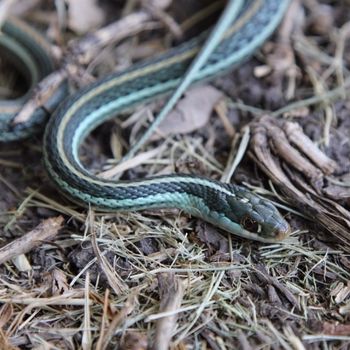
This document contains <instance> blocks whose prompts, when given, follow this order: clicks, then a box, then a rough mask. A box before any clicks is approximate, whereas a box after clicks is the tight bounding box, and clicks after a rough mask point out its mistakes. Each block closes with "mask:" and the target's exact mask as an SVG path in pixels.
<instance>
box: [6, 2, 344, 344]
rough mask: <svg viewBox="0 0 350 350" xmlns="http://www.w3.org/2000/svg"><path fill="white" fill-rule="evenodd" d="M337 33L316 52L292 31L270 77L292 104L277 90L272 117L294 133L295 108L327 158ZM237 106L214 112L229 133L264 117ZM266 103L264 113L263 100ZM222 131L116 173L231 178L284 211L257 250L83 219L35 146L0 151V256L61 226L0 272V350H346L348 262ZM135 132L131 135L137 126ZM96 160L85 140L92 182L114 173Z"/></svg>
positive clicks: (130, 223)
mask: <svg viewBox="0 0 350 350" xmlns="http://www.w3.org/2000/svg"><path fill="white" fill-rule="evenodd" d="M305 4H306V8H307V9H309V10H310V9H314V10H315V11H316V9H318V10H320V9H321V8H322V6H321V5H320V4H319V3H317V2H316V1H315V2H314V1H305ZM341 6H343V7H341ZM335 7H336V8H340V9H343V10H344V8H347V9H348V7H349V5H344V4H343V5H340V4H338V5H335ZM332 15H335V14H334V13H332ZM341 18H342V21H343V22H344V21H346V20H350V18H346V16H345V19H344V18H343V17H341ZM347 24H348V22H346V23H340V24H339V23H337V22H336V20H335V23H332V26H330V28H331V29H332V30H331V32H330V33H328V32H327V31H326V32H325V33H318V36H319V37H320V39H319V40H315V38H314V36H313V35H312V34H308V32H307V30H306V32H303V31H298V32H297V34H295V32H294V34H293V36H292V37H291V38H292V39H291V42H290V43H289V48H290V49H291V50H292V51H293V54H294V55H296V56H297V57H298V62H299V63H298V64H299V65H298V64H297V63H295V65H296V66H294V69H296V70H295V71H297V78H296V77H295V76H294V77H293V78H291V75H288V74H287V72H288V71H287V70H284V71H283V72H282V73H280V74H277V75H276V76H275V78H274V79H275V80H277V81H278V82H280V81H283V80H287V81H288V79H289V83H290V84H292V83H291V82H290V81H291V79H296V80H297V81H298V84H297V85H293V84H292V85H290V84H289V85H288V84H287V86H289V88H290V89H289V93H290V94H291V95H293V96H295V98H291V99H290V101H288V102H286V99H285V96H283V93H284V92H286V88H285V89H282V90H281V91H282V94H281V99H280V101H278V106H277V108H275V109H274V110H275V112H274V115H275V116H282V115H283V116H289V117H295V118H296V119H297V120H299V119H300V118H303V117H302V116H300V113H299V112H300V111H301V110H302V109H305V108H307V111H308V113H307V114H308V115H309V114H310V115H311V117H308V119H306V118H304V121H303V123H304V126H305V127H306V128H307V127H308V125H311V126H312V125H314V124H315V123H318V125H317V128H318V130H320V132H319V134H318V135H321V136H320V138H319V139H317V140H315V141H317V142H318V143H319V144H320V145H321V147H323V148H324V149H325V150H327V146H329V145H332V137H333V136H332V135H334V134H336V133H337V132H338V131H337V124H336V122H335V118H336V117H337V115H336V112H335V111H336V110H337V108H338V107H339V106H342V105H344V104H346V102H344V101H343V100H342V98H343V97H344V96H345V95H347V94H348V79H349V72H348V70H347V65H348V63H349V62H348V61H345V59H343V57H344V55H346V54H347V55H349V52H350V51H349V48H348V47H347V45H346V38H347V36H346V35H345V34H346V33H345V29H339V30H336V29H335V26H337V27H341V26H343V27H342V28H347ZM309 25H310V24H309ZM298 28H299V29H300V28H302V27H298ZM303 30H304V29H303ZM276 38H277V36H276V37H275V40H277V39H276ZM339 38H340V39H339ZM322 39H323V40H322ZM325 42H326V44H324V43H325ZM130 45H135V42H132V43H131V44H130ZM136 45H137V43H136ZM268 45H271V42H270V44H268ZM275 45H277V46H278V45H279V43H276V42H275ZM130 47H132V46H130ZM262 52H264V51H262ZM259 55H262V56H261V57H260V58H261V59H262V60H264V61H265V60H266V61H267V59H266V58H264V57H265V56H264V54H263V53H260V54H259ZM300 62H302V64H301V63H300ZM257 65H258V64H257V61H256V60H250V61H249V62H247V63H246V66H248V67H250V69H251V71H252V70H253V68H254V67H255V66H257ZM310 67H313V69H314V70H312V69H311V68H310ZM237 74H238V73H237ZM230 79H234V80H233V81H234V84H239V83H240V81H239V77H237V76H232V77H226V78H224V79H221V80H220V81H218V82H217V85H220V86H223V85H224V83H225V82H223V80H225V81H226V80H230ZM268 79H269V76H268V77H262V78H261V79H258V80H254V79H253V80H252V81H251V82H249V83H250V84H258V85H259V84H260V85H261V87H260V89H263V90H266V93H267V92H269V84H270V83H271V82H270V81H269V80H268ZM228 84H230V83H228ZM282 86H283V87H285V85H283V84H282ZM290 86H295V90H294V92H293V91H292V92H291V90H293V88H291V87H290ZM236 93H237V94H239V92H237V91H236V90H235V91H234V92H233V93H232V95H231V97H232V99H233V100H234V102H232V101H231V102H230V101H228V100H227V101H228V102H227V101H226V107H227V111H226V112H227V113H228V114H227V115H226V117H227V118H228V120H230V118H231V122H233V124H234V126H235V128H237V129H238V128H239V130H241V126H242V125H244V124H246V122H247V121H249V120H251V118H252V117H253V116H257V115H260V114H263V113H265V109H261V108H256V107H253V105H254V100H253V99H252V100H249V99H247V98H244V97H242V98H243V100H242V101H239V102H237V101H236V100H235V98H236V96H235V94H236ZM227 94H229V93H228V92H227ZM264 101H266V105H265V107H264V108H266V109H269V108H270V105H269V100H268V99H267V98H266V100H264ZM153 107H154V106H153ZM339 108H340V107H339ZM339 108H338V109H339ZM224 110H225V109H224ZM238 111H239V112H238ZM230 113H231V114H233V116H232V115H231V116H230ZM237 113H240V114H239V115H238V114H237ZM144 115H146V116H147V115H149V114H147V113H146V114H144ZM236 117H237V118H238V121H237V119H235V118H236ZM298 118H299V119H298ZM131 120H132V118H131ZM144 122H145V120H143V123H144ZM226 122H227V120H226V119H225V116H224V119H223V118H215V117H214V116H212V119H211V123H210V125H208V126H207V127H206V128H205V130H198V131H197V132H195V133H192V134H190V135H176V136H167V137H166V139H164V140H163V141H162V142H161V146H159V141H158V142H151V143H150V144H149V145H148V146H147V147H146V149H145V150H144V153H142V155H141V156H139V158H136V159H135V158H134V159H133V160H131V164H130V165H129V167H128V168H127V169H124V170H127V176H130V177H135V176H140V174H141V176H143V175H144V174H147V176H149V175H154V174H165V173H171V172H174V171H178V172H188V173H197V172H200V173H201V174H202V175H206V176H210V177H211V178H216V179H221V178H223V179H229V178H231V176H233V179H234V180H236V181H239V182H244V183H248V184H249V185H250V186H251V188H252V189H254V190H255V191H256V192H258V193H260V194H263V195H265V196H268V197H269V198H270V199H272V200H274V201H276V202H277V203H279V204H280V205H282V206H284V208H285V210H284V212H285V213H286V214H288V215H287V218H288V220H289V221H290V223H291V225H292V227H293V228H294V233H293V235H292V236H291V237H290V238H289V239H287V240H286V241H283V242H281V243H278V244H277V243H276V244H273V245H262V244H259V243H255V242H248V241H245V240H240V239H237V238H236V237H233V236H231V235H229V234H227V233H225V232H222V231H219V230H217V229H216V228H214V227H211V226H209V225H207V224H205V223H203V222H200V221H198V220H196V219H194V218H189V217H187V216H186V215H184V214H183V213H181V212H179V211H176V210H162V211H147V212H142V213H118V214H115V213H99V212H95V211H93V210H83V209H81V208H79V207H76V206H73V205H72V204H71V203H70V202H68V201H66V200H65V199H64V198H62V197H61V196H60V195H59V194H57V193H56V192H55V190H54V189H53V188H52V186H51V185H50V184H49V183H48V180H47V179H46V176H45V172H44V170H43V167H42V165H41V163H40V152H41V151H40V148H39V147H38V145H37V144H35V142H34V141H25V142H23V143H20V144H12V145H6V146H4V148H2V149H1V150H0V166H1V168H3V169H4V171H3V173H2V174H1V175H0V191H1V196H2V201H1V203H0V225H1V232H2V234H3V235H2V238H1V241H2V244H3V245H4V244H6V243H9V242H10V241H12V240H13V239H15V238H17V239H18V238H19V237H21V236H22V235H24V234H26V233H28V232H29V231H30V230H31V229H32V228H33V227H35V226H36V225H37V224H38V223H39V222H40V221H41V220H42V219H44V218H47V217H51V218H55V217H58V216H59V215H64V217H65V223H64V225H63V228H62V229H61V231H60V232H59V233H58V234H57V235H56V238H55V240H54V241H50V242H48V241H42V242H41V244H40V245H39V246H38V247H36V248H34V249H32V250H31V251H30V252H28V253H27V254H26V255H22V256H20V257H19V258H18V257H17V258H16V259H12V260H11V261H7V262H6V263H4V264H3V265H2V266H1V267H0V269H1V270H0V271H1V274H0V281H1V287H0V302H1V306H0V327H1V328H0V330H1V331H0V348H1V349H16V348H21V349H27V348H36V349H80V348H81V349H114V348H116V347H119V348H120V349H146V348H147V347H148V348H152V347H154V349H166V348H167V343H168V342H169V341H170V342H171V346H172V348H174V349H178V350H180V349H181V350H182V349H215V350H216V349H218V350H219V349H220V350H223V349H238V348H241V349H297V350H301V349H320V348H322V349H348V348H350V336H349V334H350V324H349V313H350V285H349V282H348V281H349V280H350V255H349V254H346V253H344V252H343V251H342V247H340V246H339V245H338V244H337V243H336V242H333V241H332V239H331V237H329V236H327V235H325V233H324V232H322V231H321V230H320V229H319V228H318V227H317V225H315V223H310V222H308V221H306V220H305V219H303V217H302V213H300V212H299V211H301V209H300V208H289V207H288V206H287V205H286V204H285V203H284V201H283V198H280V196H279V194H278V189H274V188H273V186H272V185H270V184H269V182H268V181H266V179H264V178H263V176H262V174H261V173H259V172H258V171H257V170H256V169H254V167H253V166H252V161H251V160H249V159H248V158H247V157H244V159H243V163H242V164H240V163H239V161H238V159H237V158H235V156H232V155H236V154H239V157H241V156H242V155H244V152H245V142H247V141H248V139H249V133H248V132H247V131H246V133H245V138H244V139H243V140H244V141H243V142H242V143H239V141H238V140H239V138H238V137H237V135H238V134H236V135H234V137H236V138H237V140H236V141H235V142H232V132H234V130H233V131H232V129H230V128H227V127H225V123H226ZM130 124H131V122H130ZM125 125H128V126H129V123H124V126H125ZM134 125H135V124H134ZM134 127H135V128H136V131H131V132H130V133H131V134H132V135H133V134H134V133H136V132H137V130H138V129H139V125H136V126H134ZM245 130H247V129H245ZM342 132H347V133H349V132H350V131H349V130H342ZM242 134H243V132H242ZM118 138H119V135H118V134H114V135H112V136H111V140H112V141H111V144H112V146H113V150H114V151H115V154H117V153H119V149H121V148H122V146H121V145H118V143H117V144H116V143H115V142H116V141H115V140H116V139H118ZM123 142H124V141H123ZM123 142H122V144H123ZM124 143H125V142H124ZM157 145H158V146H157ZM223 145H226V146H223ZM228 145H232V150H230V146H228ZM155 147H158V148H157V152H153V153H152V151H151V150H152V149H154V148H155ZM101 148H102V147H101V146H100V144H99V142H98V136H97V137H92V138H91V139H90V140H89V148H88V150H89V152H90V153H91V154H92V155H93V156H92V159H91V157H90V158H89V159H88V162H89V164H90V167H91V168H92V169H93V170H94V171H96V172H98V171H101V166H100V164H101V162H102V163H104V164H106V165H105V167H104V168H103V170H108V169H110V168H111V167H113V166H114V165H115V163H116V161H115V160H114V159H108V160H107V159H106V157H105V158H104V159H103V160H102V161H101V159H100V158H99V159H97V160H96V159H95V158H94V154H97V155H98V154H99V153H100V152H101ZM237 149H239V150H240V151H239V152H237ZM149 152H151V153H149ZM230 152H231V156H229V154H230ZM84 155H85V156H86V153H84ZM227 159H228V161H227ZM33 164H35V165H34V166H33ZM237 166H238V167H237ZM129 168H130V169H132V170H128V169H129ZM232 173H233V175H232Z"/></svg>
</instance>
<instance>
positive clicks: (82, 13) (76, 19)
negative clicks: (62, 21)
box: [67, 0, 105, 34]
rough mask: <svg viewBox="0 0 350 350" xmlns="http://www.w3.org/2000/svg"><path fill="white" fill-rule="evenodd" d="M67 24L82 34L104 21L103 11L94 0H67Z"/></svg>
mask: <svg viewBox="0 0 350 350" xmlns="http://www.w3.org/2000/svg"><path fill="white" fill-rule="evenodd" d="M67 3H68V26H69V28H70V29H72V30H73V31H74V32H76V33H79V34H83V33H86V32H88V31H91V30H92V29H94V28H97V27H98V26H100V25H101V24H102V22H103V21H104V17H105V16H104V13H103V11H102V10H101V8H100V7H99V6H97V1H96V0H67Z"/></svg>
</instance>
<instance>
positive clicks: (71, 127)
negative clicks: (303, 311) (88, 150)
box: [0, 0, 291, 243]
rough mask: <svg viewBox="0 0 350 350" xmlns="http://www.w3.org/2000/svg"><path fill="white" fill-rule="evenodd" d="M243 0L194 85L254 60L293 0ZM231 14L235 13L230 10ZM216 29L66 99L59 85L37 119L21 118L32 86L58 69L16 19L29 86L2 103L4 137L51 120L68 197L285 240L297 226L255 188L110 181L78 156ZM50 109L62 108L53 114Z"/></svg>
mask: <svg viewBox="0 0 350 350" xmlns="http://www.w3.org/2000/svg"><path fill="white" fill-rule="evenodd" d="M232 2H233V1H231V3H232ZM227 6H228V5H227ZM234 6H235V11H236V13H235V15H234V16H232V18H231V21H230V23H229V25H228V26H227V28H225V31H224V33H223V35H222V36H221V37H220V40H219V42H218V44H217V45H216V46H215V47H214V48H213V49H212V51H211V52H210V54H209V55H208V57H206V59H205V62H204V64H202V65H201V66H198V67H197V68H198V69H197V71H196V72H195V75H194V76H193V77H192V80H191V83H194V84H197V83H200V82H202V81H207V80H210V79H213V78H214V77H217V76H220V75H222V74H224V73H225V72H228V71H230V70H232V69H233V68H235V67H237V66H238V65H239V64H241V63H242V62H243V61H244V60H247V58H249V57H250V56H251V55H252V54H253V53H254V52H255V51H256V50H257V49H258V48H259V47H261V45H262V44H263V43H264V42H265V41H266V40H267V38H268V37H269V36H270V35H271V34H272V33H273V31H274V30H275V28H276V27H277V26H278V24H279V23H280V21H281V19H282V18H283V15H284V13H285V11H286V9H287V7H288V0H246V1H239V0H237V1H236V4H235V5H234ZM223 11H224V13H225V11H226V12H227V11H229V10H228V9H227V7H226V8H225V9H224V10H223ZM226 14H227V13H226ZM222 16H223V15H222ZM208 35H209V34H208V31H206V32H203V33H201V34H200V35H198V36H197V37H195V38H192V39H190V40H189V41H186V42H184V43H182V44H180V45H178V46H176V47H174V48H171V49H169V50H168V51H166V52H164V53H161V54H158V55H156V56H154V57H151V58H150V59H147V60H145V61H142V62H139V63H135V64H133V65H132V66H131V67H130V68H128V69H126V70H124V71H122V72H117V73H112V74H109V75H108V76H106V77H104V78H102V79H100V80H97V81H96V82H94V83H92V84H90V85H88V86H87V87H85V88H82V89H81V90H78V91H77V92H76V93H74V94H72V95H70V96H68V97H66V98H65V99H63V97H62V96H63V95H65V93H64V92H59V93H57V94H56V96H54V98H52V100H51V101H50V102H49V103H48V104H49V108H48V107H47V106H44V107H43V106H41V107H38V108H37V109H36V110H35V111H34V113H33V115H32V116H31V118H30V119H29V120H28V121H25V122H23V123H14V120H15V118H16V115H17V113H18V111H19V110H20V109H21V107H22V106H23V103H24V102H25V101H26V100H28V99H29V98H30V94H31V92H32V90H33V87H35V85H36V84H37V83H38V82H40V80H41V79H43V77H45V76H47V75H48V74H49V73H50V72H52V71H53V70H54V63H53V61H52V58H51V57H52V56H51V53H50V52H49V51H48V48H47V46H48V45H46V44H45V40H43V39H42V38H41V37H40V35H38V34H37V32H35V31H34V30H32V29H30V28H29V26H28V25H25V24H23V23H21V22H18V21H14V20H13V19H9V20H7V21H6V22H5V24H4V25H3V27H2V35H0V50H1V52H5V53H6V55H8V56H9V57H11V58H12V59H13V62H15V64H16V66H17V67H18V68H19V69H21V71H22V75H23V76H25V77H26V79H27V80H28V81H29V85H30V88H29V89H28V93H27V94H25V95H24V96H22V97H21V98H19V99H14V100H1V101H0V142H6V141H12V140H16V139H20V138H23V137H28V136H30V135H31V134H32V133H33V132H34V131H35V130H36V129H42V128H43V125H44V123H47V124H46V127H45V132H44V137H43V158H44V164H45V166H46V169H47V173H48V175H49V177H50V179H51V180H52V182H53V183H54V184H55V185H56V186H57V187H58V189H59V190H60V191H61V192H62V193H63V194H65V195H66V196H68V197H69V198H70V199H71V200H73V201H75V202H78V203H79V204H82V205H85V206H88V207H93V208H98V209H100V210H106V211H137V210H144V209H160V208H178V209H180V210H181V211H183V212H185V213H187V214H189V215H192V216H194V217H197V218H200V219H202V220H204V221H206V222H209V223H211V224H212V225H214V226H215V227H218V228H220V229H223V230H225V231H227V232H229V233H232V234H234V235H236V236H239V237H242V238H245V239H251V240H255V241H260V242H264V243H274V242H277V241H280V240H282V239H284V238H286V237H287V236H289V235H290V233H291V228H290V226H289V224H288V222H287V221H286V220H285V218H284V217H283V215H282V214H281V213H280V212H279V211H278V209H277V208H276V207H275V205H273V204H272V203H271V202H270V201H269V200H267V199H264V198H262V197H260V196H259V195H257V194H255V193H254V192H252V191H250V190H248V189H247V188H246V187H243V186H240V185H237V184H234V183H224V182H220V181H217V180H214V179H211V178H207V177H203V176H201V175H188V174H171V175H164V176H152V177H146V178H143V179H136V180H113V179H104V178H101V177H98V176H96V175H94V174H92V173H91V172H90V171H88V170H87V169H86V168H85V167H84V165H83V164H82V163H81V160H80V158H79V148H80V145H81V144H82V143H83V142H84V140H85V139H86V137H87V136H88V135H89V134H90V133H91V131H92V130H93V129H95V128H96V127H98V126H99V125H101V124H102V123H104V122H106V121H107V120H110V119H112V118H115V117H116V115H120V114H121V113H122V112H125V111H128V110H130V109H131V108H134V107H136V106H137V105H139V104H141V103H145V102H146V101H150V100H152V99H154V98H157V97H159V96H166V95H169V94H171V93H174V91H176V88H177V87H178V86H179V85H180V84H181V82H182V81H183V77H184V76H186V74H187V73H188V71H189V69H190V68H191V65H193V62H194V60H195V58H196V57H197V56H198V55H199V53H200V52H201V49H202V48H203V46H204V45H206V44H207V42H208V40H209V41H210V40H214V39H210V37H209V39H208ZM62 99H63V101H62ZM51 110H54V112H53V113H52V115H51V116H50V117H49V114H50V111H51ZM48 117H49V118H48ZM47 118H48V121H47Z"/></svg>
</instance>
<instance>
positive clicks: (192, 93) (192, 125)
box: [158, 85, 223, 136]
mask: <svg viewBox="0 0 350 350" xmlns="http://www.w3.org/2000/svg"><path fill="white" fill-rule="evenodd" d="M222 96H223V94H222V93H221V92H220V91H219V90H217V89H215V88H214V87H212V86H210V85H204V86H198V87H195V88H193V89H190V90H189V91H188V92H187V93H186V94H185V97H184V98H183V99H182V100H181V101H180V102H179V103H178V104H177V106H176V107H175V109H174V110H173V111H172V112H171V113H169V115H168V116H167V118H166V120H164V122H163V123H161V125H160V126H159V128H158V130H159V131H160V133H161V134H162V135H163V136H167V135H169V134H186V133H190V132H192V131H194V130H197V129H199V128H202V127H203V126H205V125H206V124H207V123H208V120H209V117H210V115H211V113H212V111H213V109H214V107H215V105H216V104H217V103H218V102H219V100H220V99H221V98H222Z"/></svg>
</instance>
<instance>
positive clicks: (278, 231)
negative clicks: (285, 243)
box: [274, 219, 292, 240]
mask: <svg viewBox="0 0 350 350" xmlns="http://www.w3.org/2000/svg"><path fill="white" fill-rule="evenodd" d="M291 231H292V230H291V227H290V226H289V224H288V222H287V221H285V220H284V219H283V220H280V221H279V222H278V223H276V225H275V229H274V237H275V239H276V240H282V239H285V238H286V237H288V236H289V235H290V234H291Z"/></svg>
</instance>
